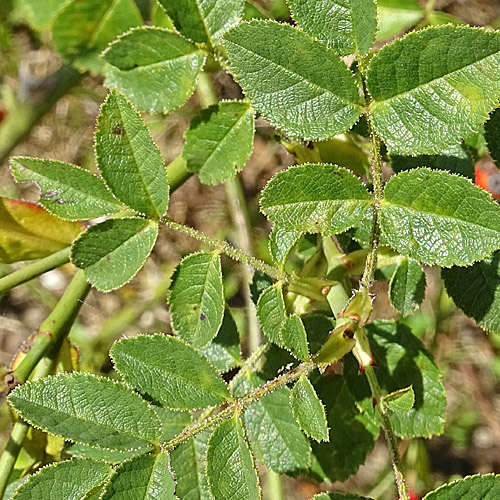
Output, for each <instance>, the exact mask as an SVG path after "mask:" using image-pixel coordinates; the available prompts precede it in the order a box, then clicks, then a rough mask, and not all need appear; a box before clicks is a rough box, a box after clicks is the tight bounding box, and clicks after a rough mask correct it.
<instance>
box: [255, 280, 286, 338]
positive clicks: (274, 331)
mask: <svg viewBox="0 0 500 500" xmlns="http://www.w3.org/2000/svg"><path fill="white" fill-rule="evenodd" d="M257 317H258V318H259V323H260V326H261V328H262V331H263V332H264V334H265V335H266V337H267V338H268V339H269V340H270V341H271V342H273V343H275V344H277V345H279V346H283V339H282V338H281V334H280V331H281V325H282V323H283V321H285V319H286V309H285V301H284V299H283V284H282V283H281V282H279V281H278V282H277V283H275V284H274V285H272V286H270V287H268V288H266V289H265V290H264V291H263V292H262V293H261V295H260V297H259V300H258V301H257Z"/></svg>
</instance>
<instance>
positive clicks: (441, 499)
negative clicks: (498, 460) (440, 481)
mask: <svg viewBox="0 0 500 500" xmlns="http://www.w3.org/2000/svg"><path fill="white" fill-rule="evenodd" d="M499 495H500V476H497V475H494V474H486V475H484V476H479V475H477V476H469V477H466V478H464V479H459V480H458V481H455V482H453V483H449V484H444V485H443V486H441V487H440V488H438V489H437V490H435V491H431V492H430V493H428V494H427V495H425V497H424V498H423V499H422V500H476V499H478V498H481V500H495V499H496V498H498V496H499Z"/></svg>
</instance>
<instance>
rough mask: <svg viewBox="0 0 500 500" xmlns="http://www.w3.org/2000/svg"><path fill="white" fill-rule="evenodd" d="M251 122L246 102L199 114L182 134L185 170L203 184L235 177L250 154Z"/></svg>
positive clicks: (226, 103)
mask: <svg viewBox="0 0 500 500" xmlns="http://www.w3.org/2000/svg"><path fill="white" fill-rule="evenodd" d="M254 122H255V120H254V111H253V109H252V108H251V107H250V104H249V103H247V102H241V101H230V102H220V103H218V104H215V105H213V106H210V107H209V108H207V109H203V110H202V111H200V112H199V113H198V115H197V116H196V117H195V118H194V119H193V120H192V121H191V125H190V126H189V130H188V131H187V132H186V133H185V135H184V137H185V139H186V144H185V145H184V149H183V151H182V155H183V156H184V159H185V160H186V163H187V169H188V170H189V171H190V172H194V173H197V174H198V175H199V177H200V180H201V182H203V183H205V184H219V183H220V182H224V181H226V180H228V179H230V178H232V177H234V176H235V173H236V172H239V171H240V170H242V169H243V167H244V166H245V163H246V162H247V160H248V158H249V157H250V154H251V153H252V148H253V136H254Z"/></svg>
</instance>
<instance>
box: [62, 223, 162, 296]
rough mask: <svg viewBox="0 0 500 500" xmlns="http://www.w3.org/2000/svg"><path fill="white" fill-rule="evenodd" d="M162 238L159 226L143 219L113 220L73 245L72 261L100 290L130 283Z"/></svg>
mask: <svg viewBox="0 0 500 500" xmlns="http://www.w3.org/2000/svg"><path fill="white" fill-rule="evenodd" d="M157 236H158V223H157V222H154V221H148V220H145V219H139V218H129V219H109V220H106V221H104V222H101V223H100V224H97V225H96V226H92V227H90V228H89V229H87V231H85V232H84V233H83V234H82V235H81V236H80V237H79V238H78V239H77V240H76V241H75V242H74V244H73V248H72V249H71V261H72V262H73V264H75V266H76V267H79V268H80V269H83V271H84V272H85V277H86V278H87V281H89V282H90V283H91V284H92V285H93V286H94V287H95V288H97V289H98V290H101V291H104V292H109V291H111V290H114V289H116V288H119V287H121V286H123V285H125V284H126V283H128V282H129V281H130V280H131V279H132V278H133V277H134V276H135V275H136V274H137V272H138V271H139V270H140V269H141V267H142V266H143V264H144V262H145V261H146V259H147V258H148V257H149V254H150V253H151V250H152V249H153V246H154V244H155V241H156V237H157Z"/></svg>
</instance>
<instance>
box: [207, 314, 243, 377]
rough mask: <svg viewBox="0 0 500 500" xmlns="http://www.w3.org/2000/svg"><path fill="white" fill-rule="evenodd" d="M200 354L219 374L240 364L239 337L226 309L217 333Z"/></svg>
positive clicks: (230, 315) (231, 317)
mask: <svg viewBox="0 0 500 500" xmlns="http://www.w3.org/2000/svg"><path fill="white" fill-rule="evenodd" d="M201 353H202V354H203V356H205V357H206V358H207V359H208V360H209V361H210V362H211V363H212V364H213V365H214V366H215V368H216V369H217V370H219V371H220V372H221V373H225V372H228V371H229V370H231V369H232V368H234V367H235V366H238V365H240V364H241V347H240V335H239V333H238V328H237V327H236V323H235V322H234V319H233V316H232V314H231V313H230V311H229V309H228V308H226V310H225V312H224V318H223V320H222V325H221V327H220V329H219V333H217V336H216V337H215V339H213V340H212V341H211V342H209V343H208V344H207V345H206V346H205V347H204V348H203V349H202V350H201Z"/></svg>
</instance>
